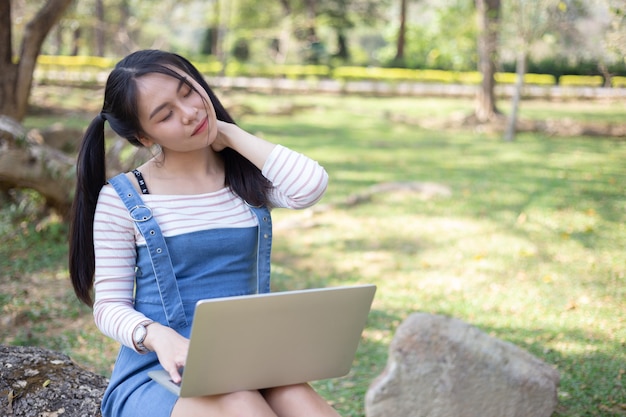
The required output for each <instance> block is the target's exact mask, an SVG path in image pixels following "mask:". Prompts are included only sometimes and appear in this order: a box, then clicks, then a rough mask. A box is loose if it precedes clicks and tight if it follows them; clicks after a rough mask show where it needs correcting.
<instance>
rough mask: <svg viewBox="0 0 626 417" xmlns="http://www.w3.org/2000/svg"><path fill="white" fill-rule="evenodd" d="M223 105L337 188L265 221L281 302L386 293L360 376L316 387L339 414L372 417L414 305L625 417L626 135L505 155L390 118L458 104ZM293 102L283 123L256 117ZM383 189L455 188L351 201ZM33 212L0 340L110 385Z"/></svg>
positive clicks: (571, 106) (522, 145)
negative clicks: (291, 292)
mask: <svg viewBox="0 0 626 417" xmlns="http://www.w3.org/2000/svg"><path fill="white" fill-rule="evenodd" d="M91 94H93V92H91ZM227 97H228V98H227V100H226V101H227V102H228V103H231V104H233V103H235V104H237V103H239V104H244V103H245V104H246V105H249V106H251V107H252V108H254V109H255V110H256V112H257V113H255V114H248V115H245V116H243V117H242V118H241V119H240V120H239V122H240V124H241V125H242V126H243V127H245V128H247V129H249V130H250V131H252V132H254V133H256V134H258V135H260V136H263V137H265V138H267V139H269V140H271V141H274V142H279V143H282V144H284V145H286V146H289V147H291V148H293V149H295V150H298V151H301V152H303V153H305V154H307V155H310V156H312V157H314V158H316V159H317V160H319V161H320V163H321V164H322V165H324V166H325V167H326V169H327V170H328V172H329V174H330V178H331V182H330V186H329V189H328V192H327V194H326V196H325V197H324V199H323V200H322V201H321V202H320V203H319V205H318V206H316V208H315V209H309V210H305V211H296V212H293V211H285V210H277V211H275V212H274V219H275V220H274V222H275V240H274V253H273V284H274V288H275V290H285V289H297V288H309V287H316V286H329V285H341V284H353V283H365V282H368V283H375V284H377V285H378V293H377V296H376V299H375V301H374V306H373V310H372V313H371V315H370V319H369V322H368V325H367V328H366V330H365V332H364V335H363V339H362V343H361V345H360V347H359V351H358V354H357V358H356V361H355V364H354V367H353V370H352V371H351V373H350V374H349V375H348V376H347V377H345V378H340V379H335V380H331V381H322V382H317V383H315V386H316V387H317V388H318V389H319V390H320V391H321V392H322V394H323V395H324V396H325V397H326V398H327V399H328V400H329V401H331V402H332V403H333V404H334V405H335V406H336V407H337V409H338V410H339V411H340V413H341V414H342V415H343V416H346V417H347V416H363V415H364V395H365V392H366V390H367V388H368V386H369V384H370V383H371V381H372V380H373V379H374V378H375V377H376V376H377V375H378V374H379V373H380V372H381V371H382V370H383V368H384V366H385V363H386V360H387V349H388V346H389V343H390V341H391V339H392V337H393V335H394V331H395V329H396V328H397V326H398V325H399V324H400V323H401V322H402V321H403V320H404V319H405V318H406V317H407V316H408V315H410V314H411V313H413V312H418V311H420V312H429V313H436V314H444V315H449V316H454V317H457V318H459V319H461V320H464V321H466V322H468V323H470V324H472V325H475V326H477V327H479V328H480V329H482V330H484V331H485V332H487V333H489V334H491V335H493V336H495V337H498V338H501V339H503V340H507V341H510V342H512V343H515V344H516V345H518V346H520V347H522V348H524V349H527V350H528V351H529V352H531V353H532V354H534V355H536V356H538V357H539V358H541V359H543V360H544V361H546V362H548V363H550V364H552V365H553V366H554V367H556V368H557V369H558V370H559V372H560V374H561V387H560V389H559V402H560V404H559V407H558V410H557V412H556V413H555V416H591V415H598V416H600V415H601V416H623V415H626V390H625V389H624V386H623V384H624V383H625V382H626V381H624V380H625V379H626V376H625V374H626V323H625V318H626V303H625V301H624V300H626V290H625V287H624V279H625V275H626V262H625V260H626V256H624V248H625V247H626V168H625V166H624V163H625V162H626V141H623V140H621V141H620V140H615V139H609V138H586V137H571V138H552V137H546V136H542V135H535V134H521V135H519V136H518V138H517V140H516V141H515V142H513V143H505V142H503V141H502V140H501V138H500V137H498V136H494V135H486V134H481V133H478V132H471V131H433V130H423V129H418V128H415V127H412V126H408V125H403V124H397V123H390V122H389V121H388V120H389V117H388V115H389V114H392V113H396V114H403V115H407V116H410V117H413V118H415V117H424V118H432V117H442V116H445V115H449V114H452V113H457V112H467V111H469V110H470V109H471V106H472V103H471V102H470V101H461V100H447V99H446V100H443V99H416V98H385V99H381V98H364V97H330V96H319V97H304V96H283V97H281V96H273V97H269V96H261V95H248V96H244V95H242V94H241V93H236V94H229V95H228V96H227ZM79 102H80V100H79ZM294 103H295V104H297V106H298V107H299V108H300V110H298V111H295V112H294V114H292V115H289V116H268V115H267V114H265V112H268V111H272V110H274V109H277V108H281V107H283V106H285V105H292V104H294ZM506 107H507V104H506V103H503V104H502V108H503V110H506ZM522 114H523V115H524V116H525V117H529V118H541V117H551V118H559V117H567V118H572V119H582V120H593V121H600V122H612V123H615V122H619V121H622V120H623V116H624V114H626V105H625V104H624V103H592V102H586V103H582V104H581V103H558V104H555V103H542V102H529V103H522ZM59 119H60V118H59V117H58V116H57V117H54V121H59ZM45 123H46V122H45V119H42V118H41V116H37V118H33V119H32V126H42V125H45ZM72 123H74V121H73V122H72ZM26 124H27V125H28V124H29V120H27V121H26ZM386 182H416V183H429V184H434V185H436V186H437V187H439V188H438V189H444V190H448V191H449V194H442V195H434V196H432V195H430V196H429V195H424V194H423V193H419V192H415V191H411V190H406V189H400V190H395V191H389V192H382V193H374V194H372V195H371V198H370V199H366V200H364V201H362V202H360V203H359V204H354V205H349V204H346V202H347V201H348V197H349V196H354V195H359V194H363V193H366V192H368V190H370V187H372V186H374V185H376V184H380V183H386ZM27 209H28V207H13V206H10V205H4V206H3V208H2V217H1V219H3V220H1V221H0V237H1V238H2V240H3V242H5V243H4V244H3V245H2V246H1V247H0V268H1V270H2V273H1V275H0V308H1V310H2V316H3V317H4V319H3V321H2V323H1V325H2V327H0V343H12V344H37V345H42V346H46V347H49V348H52V349H55V350H59V351H63V352H65V353H67V354H69V355H71V356H72V358H73V359H75V360H76V361H77V362H79V363H80V364H81V365H83V366H85V367H88V368H89V369H92V370H95V371H97V372H100V373H103V374H107V373H109V372H110V369H111V364H112V362H113V361H114V358H115V353H116V346H115V344H114V343H113V342H111V341H108V340H107V339H105V338H104V337H103V336H101V335H100V334H99V332H98V331H97V329H95V327H94V326H93V324H92V321H91V317H90V312H89V310H88V309H87V308H85V307H82V306H80V305H79V304H78V302H77V301H76V300H75V299H74V298H73V295H72V293H71V290H70V288H69V283H68V279H67V268H66V260H65V257H66V254H67V249H66V246H65V239H66V237H65V233H66V231H65V227H64V226H63V225H59V224H55V223H52V224H51V225H47V226H45V225H44V226H41V227H37V225H36V224H35V223H34V222H32V221H31V220H30V219H28V218H26V217H24V216H23V214H21V213H23V212H24V211H28V210H27ZM9 220H12V222H11V224H9Z"/></svg>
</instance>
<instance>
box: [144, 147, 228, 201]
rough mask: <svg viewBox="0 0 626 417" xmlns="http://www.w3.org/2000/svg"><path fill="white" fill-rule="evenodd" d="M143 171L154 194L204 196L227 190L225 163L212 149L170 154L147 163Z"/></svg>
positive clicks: (158, 156)
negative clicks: (225, 184)
mask: <svg viewBox="0 0 626 417" xmlns="http://www.w3.org/2000/svg"><path fill="white" fill-rule="evenodd" d="M141 171H142V172H144V173H146V174H147V177H148V178H146V182H147V183H148V188H149V189H150V192H153V193H154V194H204V193H209V192H214V191H218V190H220V189H222V188H224V162H223V160H222V158H221V156H220V155H219V154H218V153H216V152H214V151H213V150H212V149H211V148H208V149H207V151H200V150H199V151H195V152H186V153H177V152H172V151H168V152H166V153H163V154H161V155H157V156H156V157H154V158H153V159H151V160H150V161H148V162H147V163H146V164H144V165H143V166H142V169H141Z"/></svg>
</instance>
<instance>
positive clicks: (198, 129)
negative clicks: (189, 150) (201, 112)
mask: <svg viewBox="0 0 626 417" xmlns="http://www.w3.org/2000/svg"><path fill="white" fill-rule="evenodd" d="M207 126H208V118H206V117H205V118H204V119H202V121H201V122H200V123H198V126H196V128H195V129H194V131H193V132H192V133H191V136H195V135H197V134H198V133H202V132H203V131H205V130H206V128H207Z"/></svg>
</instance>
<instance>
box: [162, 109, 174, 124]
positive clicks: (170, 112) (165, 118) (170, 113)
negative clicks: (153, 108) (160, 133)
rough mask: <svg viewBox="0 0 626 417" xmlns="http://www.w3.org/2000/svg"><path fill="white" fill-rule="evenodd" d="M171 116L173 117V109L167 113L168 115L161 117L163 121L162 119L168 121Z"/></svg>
mask: <svg viewBox="0 0 626 417" xmlns="http://www.w3.org/2000/svg"><path fill="white" fill-rule="evenodd" d="M170 117H172V111H171V110H170V111H169V112H168V113H167V115H166V116H165V117H164V118H163V119H161V121H162V122H165V121H166V120H167V119H169V118H170Z"/></svg>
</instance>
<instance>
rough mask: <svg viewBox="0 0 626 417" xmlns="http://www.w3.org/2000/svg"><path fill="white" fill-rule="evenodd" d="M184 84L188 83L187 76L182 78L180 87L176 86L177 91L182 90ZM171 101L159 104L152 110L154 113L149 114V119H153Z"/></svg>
mask: <svg viewBox="0 0 626 417" xmlns="http://www.w3.org/2000/svg"><path fill="white" fill-rule="evenodd" d="M183 84H187V78H186V77H183V78H181V79H180V81H179V83H178V87H177V88H176V93H178V92H179V91H180V89H181V88H183ZM168 104H169V103H167V102H166V103H163V104H161V105H159V106H157V107H156V108H155V109H154V110H152V113H150V116H148V120H150V119H152V118H153V117H154V116H156V114H157V113H158V112H160V111H161V110H163V109H164V108H165V107H166V106H167V105H168Z"/></svg>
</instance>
